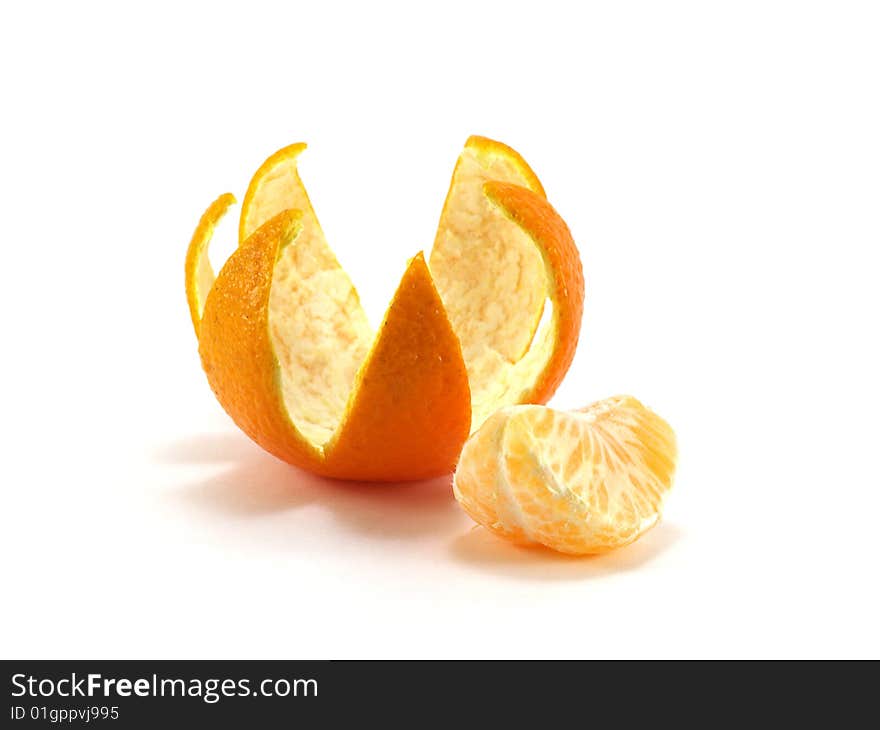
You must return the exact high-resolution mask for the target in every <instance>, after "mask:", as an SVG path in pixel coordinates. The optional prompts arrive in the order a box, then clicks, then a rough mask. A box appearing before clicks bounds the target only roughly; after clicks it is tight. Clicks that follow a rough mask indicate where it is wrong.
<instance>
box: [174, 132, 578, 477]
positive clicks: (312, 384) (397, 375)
mask: <svg viewBox="0 0 880 730" xmlns="http://www.w3.org/2000/svg"><path fill="white" fill-rule="evenodd" d="M304 149H305V145H304V144H295V145H290V146H289V147H285V148H284V149H282V150H279V151H278V152H276V153H275V154H273V155H272V156H271V157H269V158H268V159H267V160H266V162H265V163H263V165H262V166H260V168H259V169H258V170H257V172H256V174H255V175H254V177H253V179H252V180H251V183H250V185H249V186H248V189H247V192H246V194H245V196H244V199H243V202H242V207H241V215H240V220H239V246H238V248H237V249H236V251H235V252H234V253H233V254H232V255H231V256H230V257H229V259H228V260H227V261H226V263H225V264H224V266H223V268H222V269H221V271H220V273H219V274H218V275H217V276H216V279H215V276H214V272H213V270H212V269H211V266H210V263H209V262H208V246H209V243H210V239H211V236H212V234H213V231H214V228H215V226H216V224H217V222H218V221H219V220H220V218H221V217H222V216H223V215H224V214H225V212H226V211H227V210H228V208H229V207H230V206H231V205H232V203H233V202H234V198H233V197H232V196H231V195H229V194H226V195H224V196H221V197H220V198H218V199H217V200H216V201H215V202H214V203H213V204H212V205H211V206H210V207H209V208H208V210H207V211H206V212H205V214H204V215H203V216H202V219H201V221H200V222H199V225H198V227H197V229H196V232H195V234H194V235H193V238H192V241H191V243H190V246H189V250H188V252H187V257H186V291H187V301H188V303H189V307H190V315H191V318H192V322H193V326H194V328H195V331H196V335H197V337H198V339H199V353H200V356H201V359H202V365H203V368H204V370H205V373H206V374H207V377H208V382H209V383H210V385H211V388H212V389H213V391H214V393H215V395H216V396H217V399H218V400H219V402H220V403H221V405H222V406H223V408H224V409H225V410H226V411H227V413H229V415H230V416H231V417H232V418H233V420H234V421H235V422H236V423H237V424H238V425H239V427H240V428H241V429H242V430H243V431H245V433H247V434H248V435H249V436H250V437H251V438H252V439H253V440H254V441H256V442H257V443H258V444H259V445H260V446H262V447H263V448H264V449H266V450H267V451H269V452H270V453H272V454H274V455H275V456H277V457H278V458H280V459H283V460H284V461H287V462H289V463H291V464H294V465H296V466H299V467H301V468H304V469H307V470H309V471H312V472H314V473H317V474H321V475H325V476H329V477H336V478H342V479H356V480H365V481H404V480H411V479H421V478H427V477H432V476H437V475H441V474H448V473H449V472H451V471H452V470H453V469H454V468H455V465H456V463H457V460H458V456H459V453H460V451H461V447H462V445H463V444H464V442H465V440H466V439H467V437H468V435H469V433H470V432H471V431H472V430H473V429H475V428H477V427H478V426H479V425H481V424H482V422H483V421H484V420H485V419H486V418H487V417H488V416H489V415H490V414H491V413H492V412H493V411H494V410H496V409H497V408H499V407H502V406H506V405H511V404H516V403H543V402H546V400H547V399H548V398H549V397H550V396H551V395H552V394H553V392H554V391H555V389H556V387H557V386H558V385H559V383H560V382H561V380H562V377H563V376H564V375H565V372H566V371H567V369H568V367H569V365H570V364H571V360H572V358H573V356H574V350H575V347H576V345H577V340H578V334H579V330H580V322H581V315H582V311H583V297H584V284H583V274H582V270H581V264H580V259H579V256H578V252H577V248H576V246H575V244H574V241H573V240H572V238H571V234H570V233H569V231H568V228H567V226H566V225H565V223H564V222H563V220H562V219H561V218H560V217H559V215H558V213H556V211H555V210H554V209H553V208H552V206H551V205H550V204H549V203H548V202H547V200H546V197H545V195H544V190H543V188H542V187H541V183H540V182H539V181H538V179H537V177H536V176H535V174H534V172H532V170H531V168H530V167H529V166H528V164H527V163H526V162H525V161H524V160H523V159H522V157H520V156H519V155H518V154H517V153H516V152H514V151H513V150H512V149H510V148H509V147H507V146H506V145H503V144H501V143H499V142H494V141H492V140H489V139H486V138H484V137H471V138H470V139H469V140H468V141H467V143H466V145H465V148H464V150H463V152H462V154H461V156H460V157H459V160H458V162H457V164H456V166H455V170H454V172H453V176H452V182H451V184H450V189H449V193H448V195H447V198H446V202H445V204H444V206H443V210H442V213H441V217H440V223H439V225H438V232H437V237H436V239H435V242H434V247H433V249H432V252H431V257H430V263H426V261H425V258H424V256H423V255H422V254H421V253H420V254H418V255H416V256H415V257H413V258H412V259H411V260H410V262H409V264H408V266H407V268H406V272H405V273H404V275H403V278H402V280H401V282H400V285H399V286H398V289H397V292H396V293H395V295H394V298H393V299H392V302H391V304H390V306H389V308H388V310H387V312H386V315H385V318H384V320H383V323H382V325H381V327H380V328H379V331H378V332H377V333H374V332H373V331H372V329H371V328H370V325H369V323H368V321H367V317H366V314H365V313H364V311H363V308H362V307H361V304H360V300H359V297H358V294H357V291H356V289H355V288H354V285H353V284H352V282H351V280H350V279H349V277H348V275H347V274H346V273H345V271H344V270H343V269H342V267H341V266H340V265H339V262H338V261H337V260H336V257H335V256H334V254H333V252H332V250H331V249H330V248H329V246H328V244H327V242H326V240H325V238H324V234H323V231H322V229H321V226H320V224H319V223H318V219H317V217H316V215H315V212H314V210H313V208H312V205H311V202H310V201H309V197H308V195H307V193H306V190H305V187H304V186H303V183H302V180H301V179H300V176H299V172H298V169H297V161H298V158H299V155H300V154H301V153H302V151H303V150H304Z"/></svg>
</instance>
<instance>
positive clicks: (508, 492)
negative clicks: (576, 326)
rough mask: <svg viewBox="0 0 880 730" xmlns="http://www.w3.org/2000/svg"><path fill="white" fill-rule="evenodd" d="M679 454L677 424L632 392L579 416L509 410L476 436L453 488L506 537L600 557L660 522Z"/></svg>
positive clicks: (531, 408) (577, 413) (473, 513)
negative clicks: (667, 419) (672, 424)
mask: <svg viewBox="0 0 880 730" xmlns="http://www.w3.org/2000/svg"><path fill="white" fill-rule="evenodd" d="M676 457H677V448H676V442H675V434H674V433H673V431H672V429H671V428H670V426H669V424H667V423H666V422H665V421H664V420H663V419H662V418H660V417H659V416H658V415H656V414H655V413H653V412H652V411H651V410H649V409H648V408H646V407H645V406H643V405H642V404H641V403H639V401H637V400H636V399H635V398H633V397H631V396H617V397H614V398H609V399H607V400H603V401H599V402H598V403H594V404H593V405H591V406H589V407H588V408H585V409H583V410H581V411H570V412H566V411H555V410H553V409H551V408H547V407H544V406H534V405H521V406H510V407H507V408H503V409H501V410H499V411H498V412H497V413H495V414H493V415H492V416H491V417H490V418H489V419H488V420H487V421H486V423H485V424H484V425H483V426H482V428H480V429H479V430H478V431H477V432H476V433H474V434H473V435H472V436H471V437H470V438H469V439H468V441H467V443H466V444H465V446H464V449H463V450H462V453H461V459H460V460H459V464H458V468H457V470H456V472H455V478H454V482H453V484H454V486H453V488H454V492H455V496H456V498H457V499H458V501H459V502H460V503H461V505H462V507H463V508H464V509H465V511H466V512H467V513H468V514H469V515H470V516H471V517H472V518H473V519H474V520H476V521H477V522H478V523H480V524H481V525H483V526H484V527H487V528H488V529H490V530H491V531H492V532H494V533H496V534H498V535H500V536H502V537H504V538H506V539H509V540H512V541H514V542H517V543H521V544H530V543H539V544H541V545H545V546H547V547H549V548H552V549H554V550H558V551H560V552H563V553H570V554H574V555H583V554H589V553H601V552H605V551H607V550H611V549H614V548H617V547H621V546H623V545H626V544H628V543H631V542H632V541H633V540H636V539H637V538H638V537H639V536H640V535H642V534H644V533H645V532H646V531H647V530H649V529H650V528H651V527H653V526H654V525H655V524H656V523H657V521H658V520H659V519H660V513H661V509H662V505H663V500H664V497H665V496H666V494H667V493H668V492H669V490H670V488H671V487H672V479H673V474H674V471H675V462H676Z"/></svg>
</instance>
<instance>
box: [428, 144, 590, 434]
mask: <svg viewBox="0 0 880 730" xmlns="http://www.w3.org/2000/svg"><path fill="white" fill-rule="evenodd" d="M557 265H561V268H555V267H556V266H557ZM430 268H431V274H432V275H433V276H434V279H435V281H436V283H437V289H438V290H439V291H440V296H441V298H442V299H443V303H444V306H445V307H446V311H447V313H448V314H449V319H450V321H451V322H452V326H453V329H454V330H455V333H456V334H457V335H458V338H459V341H460V342H461V348H462V354H463V356H464V360H465V364H466V366H467V369H468V378H469V380H470V385H471V397H472V400H473V403H472V408H473V419H472V428H474V429H476V428H477V427H479V426H480V424H482V423H483V421H484V420H485V419H486V418H487V417H488V416H489V414H490V413H492V411H494V410H495V409H496V408H498V407H500V406H504V405H510V404H514V403H522V402H541V403H543V402H545V401H546V400H547V399H548V398H549V397H550V396H551V395H552V394H553V391H554V390H555V388H556V386H557V385H558V384H559V381H560V380H561V378H562V375H563V374H564V373H565V371H566V370H567V368H568V366H569V365H570V363H571V357H572V356H573V354H574V348H575V346H576V344H577V337H578V332H579V328H580V318H581V313H582V307H583V301H582V300H583V290H584V284H583V273H582V271H581V265H580V260H579V257H578V253H577V249H576V247H575V245H574V242H573V241H572V239H571V234H570V233H569V231H568V228H567V227H566V226H565V224H564V223H563V222H562V219H561V218H560V217H559V216H558V214H557V213H556V212H555V211H554V210H553V208H552V207H551V206H550V204H549V203H547V201H546V199H545V197H544V190H543V188H542V187H541V183H540V182H539V181H538V178H537V177H536V175H535V173H534V172H532V170H531V168H530V167H529V166H528V164H527V163H526V162H525V160H523V158H522V157H520V155H519V154H517V153H516V152H515V151H514V150H512V149H511V148H509V147H507V146H506V145H503V144H501V143H500V142H495V141H493V140H489V139H486V138H484V137H471V138H470V139H469V140H468V141H467V144H466V145H465V149H464V151H463V152H462V153H461V156H460V157H459V159H458V163H457V164H456V166H455V171H454V172H453V176H452V183H451V185H450V188H449V193H448V194H447V197H446V203H445V204H444V206H443V212H442V214H441V218H440V225H439V227H438V230H437V237H436V239H435V241H434V248H433V249H432V251H431V258H430ZM548 299H549V304H550V306H551V307H552V308H553V311H552V313H551V317H550V318H549V321H550V326H549V327H548V328H547V329H544V330H542V331H540V332H538V328H539V324H540V323H541V318H542V314H543V313H544V309H545V306H546V305H547V303H548ZM560 309H561V310H562V311H559V310H560ZM567 325H570V326H567ZM536 332H537V338H536Z"/></svg>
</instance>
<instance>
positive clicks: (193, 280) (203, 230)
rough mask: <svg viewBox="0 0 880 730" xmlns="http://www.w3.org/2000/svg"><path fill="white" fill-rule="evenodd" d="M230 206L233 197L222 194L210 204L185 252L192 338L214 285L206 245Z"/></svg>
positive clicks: (187, 297) (197, 332)
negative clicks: (193, 330) (192, 329)
mask: <svg viewBox="0 0 880 730" xmlns="http://www.w3.org/2000/svg"><path fill="white" fill-rule="evenodd" d="M234 203H235V196H233V195H232V194H231V193H224V194H223V195H221V196H220V197H219V198H217V199H216V200H215V201H214V202H213V203H211V205H210V206H208V209H207V210H206V211H205V212H204V214H203V215H202V217H201V220H199V224H198V226H196V230H195V233H193V236H192V239H191V240H190V242H189V247H188V248H187V250H186V266H185V272H186V301H187V304H188V305H189V315H190V318H191V319H192V324H193V328H194V329H195V331H196V337H198V336H199V324H200V323H201V321H202V310H203V309H204V307H205V300H206V299H207V297H208V292H210V291H211V287H212V286H214V279H215V276H214V270H213V269H212V268H211V262H210V261H209V260H208V246H209V245H210V243H211V239H212V238H213V236H214V229H215V228H216V227H217V224H218V223H219V222H220V219H221V218H223V216H224V215H226V212H227V211H228V210H229V207H230V206H231V205H233V204H234Z"/></svg>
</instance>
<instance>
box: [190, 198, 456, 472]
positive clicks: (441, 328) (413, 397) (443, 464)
mask: <svg viewBox="0 0 880 730" xmlns="http://www.w3.org/2000/svg"><path fill="white" fill-rule="evenodd" d="M303 230H304V226H303V214H302V212H301V211H290V210H288V211H283V212H281V213H279V214H278V215H277V216H275V217H274V218H272V219H270V220H269V221H268V222H266V223H265V224H264V225H263V226H261V227H260V228H259V229H257V230H256V231H255V232H254V233H253V234H252V235H251V236H250V237H249V238H248V239H247V240H246V241H244V242H243V243H242V244H241V245H240V246H239V248H238V249H237V250H236V251H235V252H234V253H233V254H232V256H230V258H229V260H228V261H227V262H226V264H225V265H224V267H223V269H222V270H221V272H220V274H219V275H218V277H217V280H216V281H215V283H214V286H213V288H212V289H211V291H210V293H209V295H208V299H207V301H206V303H205V309H204V314H203V317H202V321H201V327H200V339H199V352H200V354H201V357H202V365H203V367H204V369H205V373H206V374H207V376H208V381H209V383H210V385H211V388H212V389H213V390H214V393H215V394H216V396H217V399H218V400H219V401H220V403H221V404H222V405H223V407H224V409H226V411H227V413H229V415H230V416H231V417H232V419H233V420H234V421H235V422H236V423H237V424H238V425H239V427H240V428H241V429H242V430H243V431H245V433H247V434H248V435H249V436H250V437H251V438H252V439H253V440H254V441H256V442H257V443H258V444H260V445H261V446H262V447H263V448H264V449H266V450H267V451H269V452H270V453H272V454H274V455H275V456H277V457H278V458H280V459H282V460H284V461H287V462H289V463H291V464H294V465H296V466H299V467H302V468H304V469H308V470H310V471H312V472H315V473H317V474H323V475H325V476H332V477H341V478H358V479H365V480H384V481H397V480H404V479H418V478H424V477H428V476H437V475H439V474H446V473H449V471H451V470H452V468H453V467H454V465H455V461H456V458H457V456H458V452H459V450H460V448H461V444H462V442H463V441H464V439H465V438H466V436H467V433H468V430H469V426H470V409H469V406H468V403H469V399H468V392H467V387H468V386H467V375H466V371H465V367H464V363H463V361H462V359H461V351H460V348H459V345H458V340H457V339H456V337H455V334H454V333H453V332H452V328H451V326H450V324H449V321H448V319H447V318H446V315H445V313H444V311H443V308H442V305H441V303H440V298H439V295H438V294H437V292H436V290H435V289H434V286H433V283H432V281H431V279H430V275H429V274H428V271H427V267H426V265H425V262H424V259H423V258H422V257H420V256H417V257H416V258H415V259H413V260H412V261H411V262H410V265H409V267H408V269H407V271H406V273H405V274H404V277H403V280H402V281H401V284H400V287H399V288H398V290H397V293H396V294H395V297H394V299H393V300H392V302H391V305H390V307H389V309H388V312H387V314H386V317H385V323H384V325H383V327H382V329H381V330H380V332H379V335H378V337H377V339H376V342H375V343H374V345H373V347H372V349H371V350H370V351H369V352H368V354H367V355H366V357H365V359H364V362H363V366H362V368H361V369H360V370H359V371H358V373H356V377H355V383H354V384H353V387H352V389H351V392H350V394H349V399H348V401H349V402H348V404H347V405H346V406H345V408H344V409H343V413H342V415H341V418H340V425H339V426H338V430H337V429H335V428H334V429H333V433H332V434H331V438H330V439H329V440H328V442H327V443H326V444H322V443H318V442H315V441H314V440H313V439H312V438H311V436H310V434H309V433H308V432H307V431H306V430H304V429H302V428H300V425H299V424H298V423H297V421H296V419H295V418H294V415H293V412H294V411H295V409H297V407H298V406H299V405H300V404H298V403H296V402H291V400H290V395H291V391H290V390H289V389H288V388H287V387H286V384H285V380H286V379H287V378H288V377H289V376H290V372H289V371H285V370H284V365H283V363H284V360H283V357H284V353H283V347H284V343H283V342H281V341H279V339H278V336H277V332H276V329H275V328H274V327H273V319H274V317H275V316H277V313H276V312H273V299H274V293H273V290H274V289H275V287H276V286H277V281H275V280H277V279H278V274H279V270H281V269H282V268H283V267H284V265H285V261H286V260H287V257H288V256H289V253H290V251H291V250H292V249H293V250H294V253H296V252H295V249H296V248H299V247H300V240H299V236H300V235H302V232H303ZM312 252H313V250H312ZM300 253H301V254H303V255H304V256H305V257H306V258H307V259H310V256H309V249H308V246H306V248H305V250H304V251H303V252H300ZM297 260H298V259H297V258H296V257H294V259H293V261H297ZM273 279H274V280H273ZM326 326H330V325H326ZM301 346H302V347H306V348H307V347H309V346H310V343H308V342H305V343H301ZM414 365H418V366H417V367H416V366H414ZM441 394H443V395H442V396H441ZM447 394H448V395H447ZM443 396H446V397H443Z"/></svg>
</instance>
